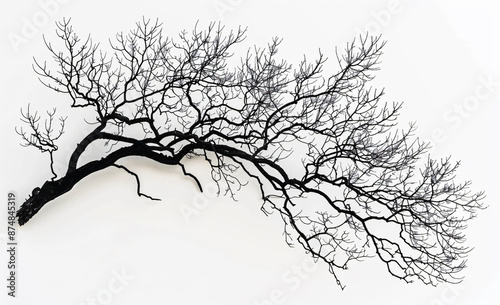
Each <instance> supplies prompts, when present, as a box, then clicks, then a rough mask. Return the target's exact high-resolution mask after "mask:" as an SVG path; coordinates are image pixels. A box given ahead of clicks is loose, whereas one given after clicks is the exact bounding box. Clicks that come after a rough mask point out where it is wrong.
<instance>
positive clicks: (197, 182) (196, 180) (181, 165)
mask: <svg viewBox="0 0 500 305" xmlns="http://www.w3.org/2000/svg"><path fill="white" fill-rule="evenodd" d="M179 166H180V167H181V168H182V172H183V173H184V175H185V176H188V177H191V178H193V180H194V181H195V182H196V185H198V188H199V189H200V192H202V193H203V187H202V186H201V183H200V180H198V178H196V176H195V175H193V174H191V173H188V172H187V171H186V167H185V166H184V164H182V163H179Z"/></svg>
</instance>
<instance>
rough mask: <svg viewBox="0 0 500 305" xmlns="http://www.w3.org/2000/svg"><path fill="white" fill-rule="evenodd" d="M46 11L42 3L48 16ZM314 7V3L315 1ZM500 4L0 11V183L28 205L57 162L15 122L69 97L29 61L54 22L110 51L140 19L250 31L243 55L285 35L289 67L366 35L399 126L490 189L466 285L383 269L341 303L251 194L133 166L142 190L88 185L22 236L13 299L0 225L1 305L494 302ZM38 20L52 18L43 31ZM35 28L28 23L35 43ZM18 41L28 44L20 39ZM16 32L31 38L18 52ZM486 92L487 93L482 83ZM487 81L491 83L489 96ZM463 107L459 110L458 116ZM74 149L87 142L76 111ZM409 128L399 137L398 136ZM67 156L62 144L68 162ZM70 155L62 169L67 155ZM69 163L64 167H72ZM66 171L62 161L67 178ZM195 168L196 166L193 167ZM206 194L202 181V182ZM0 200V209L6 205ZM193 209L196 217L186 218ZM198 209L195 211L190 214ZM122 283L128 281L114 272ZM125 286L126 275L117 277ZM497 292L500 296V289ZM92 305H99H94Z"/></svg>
mask: <svg viewBox="0 0 500 305" xmlns="http://www.w3.org/2000/svg"><path fill="white" fill-rule="evenodd" d="M46 2H49V3H52V4H51V5H49V6H45V9H44V5H41V3H46ZM306 3H307V4H306ZM495 3H496V1H474V2H473V1H436V0H432V1H386V0H383V1H307V2H306V1H290V0H288V1H254V0H252V1H251V0H217V1H201V0H191V1H150V0H143V1H96V0H87V1H76V0H73V1H71V0H65V1H62V0H61V1H59V2H54V1H53V2H50V1H45V2H44V1H41V2H36V1H11V2H6V1H4V5H3V7H2V9H1V13H0V14H1V16H0V17H1V18H0V20H1V22H2V27H1V30H0V31H1V33H0V39H1V46H2V47H1V57H0V67H1V71H2V72H1V73H0V83H1V89H2V91H1V92H2V96H1V115H2V120H1V124H2V125H1V128H0V130H1V138H2V140H1V143H2V147H1V150H0V151H1V157H0V160H1V166H2V168H1V183H0V188H1V191H0V194H2V196H4V198H5V197H6V194H7V192H8V191H14V192H15V193H16V194H17V196H18V200H19V203H21V201H22V199H23V198H25V197H26V196H27V194H28V193H30V192H31V189H33V188H34V187H35V186H37V185H41V184H42V183H43V182H44V181H45V180H47V179H48V178H50V173H49V171H48V167H47V164H48V163H47V162H48V156H46V155H40V154H39V153H38V152H37V151H36V150H35V149H33V148H22V147H20V146H19V142H20V139H19V138H18V137H17V136H16V134H15V132H14V126H16V125H19V119H18V118H19V109H20V108H21V107H25V106H26V105H27V103H31V104H32V106H33V107H34V108H36V109H39V110H46V109H50V108H51V107H53V106H54V105H61V106H60V107H59V108H60V109H62V110H64V109H65V108H64V106H62V105H64V102H65V101H67V100H66V99H65V97H64V96H58V95H57V94H55V93H54V92H51V91H49V90H48V89H46V88H45V87H43V86H42V85H41V84H40V83H39V82H38V81H37V79H36V76H35V74H34V73H33V71H32V69H31V64H32V62H33V61H32V57H33V56H35V57H36V58H39V59H42V60H44V59H49V55H48V53H47V52H46V49H45V47H44V45H43V40H42V35H46V37H47V38H48V39H49V40H50V39H52V40H54V39H55V38H54V35H53V33H54V22H55V21H58V20H61V19H62V18H63V17H71V18H72V20H73V25H74V27H75V30H76V31H77V32H78V33H80V34H81V36H83V37H84V36H85V35H87V34H88V33H91V34H92V35H93V37H94V38H95V39H96V40H97V41H101V42H102V43H103V45H106V39H107V38H108V37H113V36H114V34H115V33H116V32H118V31H127V30H129V29H131V28H132V27H133V26H134V22H136V21H139V20H141V19H142V17H143V16H146V17H147V18H152V19H155V18H158V19H159V20H160V21H161V22H163V24H164V31H165V33H167V34H169V35H177V33H178V32H179V31H180V30H182V29H188V30H190V29H192V28H193V26H194V24H195V22H196V21H197V20H199V21H200V24H202V25H206V24H207V23H208V22H210V21H222V22H223V24H225V25H226V26H227V27H228V28H235V27H237V26H238V25H242V26H247V27H248V33H247V40H246V41H245V44H246V45H247V46H252V45H254V44H256V45H265V44H266V43H267V42H268V41H270V40H271V38H272V37H273V36H279V37H282V38H284V39H285V40H284V43H283V45H282V47H281V52H280V54H281V56H282V57H283V58H286V59H288V60H289V62H290V63H296V62H298V60H300V58H301V56H302V55H303V54H306V55H308V56H310V57H313V56H314V55H316V54H317V50H318V48H321V49H322V51H323V52H324V53H325V54H326V55H327V56H329V57H330V58H331V59H334V53H333V52H334V47H335V46H339V47H342V46H344V44H345V43H346V42H347V41H351V40H352V39H353V38H354V37H355V36H356V35H358V34H359V33H363V32H364V31H366V30H368V31H370V32H371V33H372V34H375V35H378V34H383V39H385V40H387V41H388V44H387V45H386V47H385V54H384V56H383V58H382V65H381V68H382V69H381V71H379V73H378V76H377V80H376V84H377V85H380V86H385V88H386V90H387V95H386V97H385V98H386V100H388V101H393V100H397V101H404V102H405V104H404V108H403V111H402V115H401V121H402V122H407V121H417V123H418V126H419V129H418V134H419V135H420V137H421V138H422V139H426V140H432V141H433V143H434V149H433V155H434V156H435V157H445V156H447V155H450V154H451V155H452V156H453V159H454V160H461V161H462V167H461V170H460V172H459V175H458V179H460V180H464V179H467V180H472V181H473V189H475V190H485V191H486V193H487V200H486V203H487V204H488V205H489V208H488V209H487V210H485V211H483V212H482V213H480V215H479V217H478V218H477V219H475V220H474V221H473V222H471V224H470V226H469V228H468V232H467V236H468V243H469V245H472V246H474V247H475V250H474V251H473V252H472V253H471V254H470V256H469V262H468V266H469V267H468V268H467V269H466V271H465V272H464V273H463V275H464V276H465V279H464V281H463V283H462V284H460V285H455V286H448V285H440V286H438V287H431V286H424V285H422V284H420V283H413V284H406V283H404V282H401V281H399V280H397V279H394V278H392V277H391V276H389V275H388V273H387V272H386V270H385V267H384V266H382V264H380V263H379V262H378V261H375V260H373V261H371V260H368V261H365V262H363V263H360V264H353V265H352V266H351V269H350V270H349V271H347V272H344V273H341V274H340V277H341V279H342V281H343V283H344V284H346V285H347V288H346V289H345V290H344V291H341V290H340V289H339V287H338V286H336V285H335V282H334V279H333V277H332V276H331V275H330V274H329V273H328V272H327V268H326V266H325V265H321V264H318V265H312V264H311V263H310V260H309V259H308V257H307V256H306V255H305V254H304V252H303V250H302V249H301V248H300V247H296V248H289V247H287V246H286V244H285V243H284V240H283V237H282V235H281V233H282V224H281V219H280V218H279V217H278V215H271V216H270V217H265V215H264V214H263V213H262V212H261V211H260V210H259V208H260V202H259V200H258V196H257V193H256V190H255V185H252V184H250V185H249V186H248V187H246V188H245V189H244V190H243V191H242V193H241V195H240V196H239V199H240V200H239V201H238V202H236V203H235V202H233V201H231V200H230V199H228V198H221V197H219V198H215V197H214V196H212V193H211V192H210V191H209V192H207V193H206V194H201V195H200V194H199V193H198V192H197V189H196V187H195V185H194V183H193V182H192V181H190V180H189V179H187V178H185V177H184V176H183V175H182V173H181V172H180V170H179V169H178V168H169V167H164V166H160V167H159V166H157V165H156V164H153V163H151V162H148V161H144V160H137V159H129V160H127V164H129V165H130V167H131V168H133V169H134V170H136V171H137V172H138V173H139V174H140V175H141V177H142V178H143V185H144V191H145V192H147V193H149V194H150V195H153V196H157V197H161V198H162V201H161V202H151V201H148V200H147V199H144V198H138V197H137V196H135V183H134V181H133V178H132V177H131V176H129V175H127V174H125V173H124V172H123V171H119V170H118V169H109V170H105V171H103V172H100V173H97V174H94V175H92V176H91V177H89V178H87V179H85V180H83V181H82V182H81V183H79V184H78V185H77V186H76V187H75V188H74V189H73V190H72V191H71V192H70V193H68V194H66V195H64V196H62V197H60V198H58V199H57V200H55V201H53V202H51V203H49V204H47V205H46V206H45V207H44V208H43V209H42V210H41V212H40V213H39V214H38V215H36V217H35V218H33V219H32V220H31V221H30V222H29V223H28V224H27V225H25V226H23V227H21V228H18V229H17V232H18V236H17V237H18V241H19V248H18V257H17V261H18V267H19V277H18V286H17V288H18V297H17V298H16V299H12V298H7V296H6V294H7V289H6V288H5V286H6V285H7V281H6V277H7V268H6V265H7V255H6V251H5V250H4V249H6V246H5V243H6V234H5V232H6V223H5V219H6V208H2V211H1V213H0V215H1V220H0V238H1V245H0V250H1V252H0V266H1V267H0V275H1V278H0V287H2V288H0V300H1V301H0V303H1V304H54V305H55V304H65V305H71V304H75V305H79V304H249V305H250V304H252V305H253V304H263V305H270V304H387V305H388V304H419V305H427V304H429V305H437V304H500V298H499V295H500V294H499V290H498V287H500V279H499V270H500V268H499V263H498V254H499V253H498V252H499V251H498V250H499V246H498V233H499V227H498V223H499V222H498V217H500V210H499V207H498V199H499V195H498V193H497V187H496V186H497V181H498V177H497V175H496V174H497V173H499V172H500V168H499V164H500V163H499V161H498V159H497V158H498V156H499V155H500V154H499V144H498V142H497V138H498V136H497V135H498V130H499V122H500V120H499V119H498V114H499V91H500V84H499V82H500V75H499V69H498V68H499V67H500V65H499V59H498V54H500V52H499V51H500V48H499V35H498V29H499V28H500V22H499V18H498V12H499V7H498V5H496V4H495ZM44 17H45V18H44ZM27 22H31V23H35V25H34V31H33V29H31V30H32V31H31V33H29V32H26V29H25V27H26V24H27ZM23 29H24V33H23ZM14 35H18V36H16V37H17V38H19V37H23V40H22V42H21V43H18V44H16V43H12V39H13V37H14ZM488 80H489V81H488ZM488 83H489V85H487V84H488ZM462 108H463V109H465V110H463V111H462V110H459V109H462ZM68 114H69V115H70V119H68V123H69V126H68V132H67V133H66V134H65V137H66V141H68V143H71V141H73V142H72V143H74V142H75V141H77V140H78V139H79V138H81V137H82V135H83V134H84V132H85V125H80V123H81V122H80V121H79V114H78V112H77V111H73V112H69V113H68ZM403 126H404V125H403ZM70 148H71V147H62V146H61V150H60V153H61V154H65V153H66V154H68V153H69V150H70ZM61 158H63V159H64V158H65V157H64V156H61ZM66 158H67V156H66ZM62 165H64V164H63V163H59V164H57V163H56V168H57V166H59V169H60V168H62V167H61V166H62ZM190 166H197V164H193V163H191V164H190ZM202 181H203V184H204V185H205V186H206V188H208V189H209V190H210V186H211V184H210V180H209V179H208V176H207V175H205V177H204V178H203V179H202ZM5 203H6V199H4V203H2V204H0V206H5ZM188 209H196V210H195V211H196V212H197V214H196V215H191V216H189V217H188V216H186V214H185V213H184V214H183V211H187V210H188ZM191 211H192V210H191ZM119 274H122V275H119ZM123 274H125V276H123ZM495 287H496V288H495ZM92 302H94V303H92Z"/></svg>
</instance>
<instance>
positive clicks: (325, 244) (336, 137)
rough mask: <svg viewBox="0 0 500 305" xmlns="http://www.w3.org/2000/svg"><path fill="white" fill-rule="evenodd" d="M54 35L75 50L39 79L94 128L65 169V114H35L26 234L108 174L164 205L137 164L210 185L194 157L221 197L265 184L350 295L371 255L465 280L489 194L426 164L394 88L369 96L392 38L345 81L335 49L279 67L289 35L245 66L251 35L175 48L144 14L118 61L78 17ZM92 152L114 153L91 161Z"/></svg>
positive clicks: (198, 33)
mask: <svg viewBox="0 0 500 305" xmlns="http://www.w3.org/2000/svg"><path fill="white" fill-rule="evenodd" d="M56 33H57V35H58V36H59V38H60V39H61V40H62V42H63V43H64V45H65V48H64V50H63V51H59V50H56V49H55V48H54V47H53V46H52V44H50V43H48V42H46V46H47V48H48V50H49V51H50V52H51V54H52V56H53V59H54V60H55V62H56V63H57V72H54V71H53V70H51V69H50V68H49V66H48V65H47V64H46V63H45V62H43V63H41V62H39V61H36V60H35V64H34V70H35V71H36V73H38V75H39V78H40V80H41V82H42V83H43V84H44V85H45V86H47V87H48V88H50V89H53V90H55V91H56V92H58V93H63V94H66V95H67V96H69V98H70V100H71V107H72V108H75V109H79V108H88V109H92V110H93V111H94V113H95V117H94V118H93V121H87V123H89V124H92V125H93V126H94V127H93V130H91V131H90V132H89V133H88V135H87V136H85V137H84V138H83V139H81V140H80V141H79V143H78V144H77V145H76V147H75V148H74V151H73V153H72V154H71V156H70V157H69V163H68V164H67V170H66V172H65V173H64V174H60V175H58V174H56V172H55V171H54V169H53V164H54V157H55V154H54V153H55V152H56V151H57V148H58V147H57V146H56V144H55V142H56V141H57V140H58V139H59V138H60V137H61V135H62V134H63V131H64V123H65V119H64V118H61V119H60V121H59V122H57V120H56V118H55V110H53V111H50V112H48V117H47V118H46V120H45V122H44V123H43V124H42V123H41V122H40V120H41V116H40V115H38V114H37V113H36V112H35V113H33V112H32V111H31V110H30V109H29V108H28V109H27V110H26V111H24V112H22V120H23V121H24V122H25V123H26V125H27V127H28V130H29V131H26V129H22V128H19V129H17V132H18V133H19V134H20V135H21V136H22V138H23V140H24V144H25V145H26V146H34V147H36V148H38V149H39V150H40V151H41V152H48V153H49V154H50V166H51V171H52V173H53V177H52V178H51V179H49V180H47V181H46V182H45V183H44V184H43V185H42V186H41V187H37V188H35V189H34V190H33V192H32V194H31V196H30V197H29V198H28V199H27V200H26V202H25V203H24V204H23V205H22V207H21V208H20V209H19V211H18V213H17V216H18V220H19V224H21V225H23V224H25V223H26V222H27V221H28V220H29V219H30V218H31V217H33V215H35V214H36V213H37V212H38V211H39V210H40V209H41V208H42V207H43V206H44V205H45V204H46V203H47V202H49V201H51V200H54V199H56V198H58V197H59V196H61V195H63V194H64V193H66V192H68V191H70V190H71V189H72V187H73V186H74V185H75V184H77V183H78V182H79V181H80V180H82V179H83V178H85V177H87V176H89V175H91V174H92V173H95V172H98V171H100V170H103V169H106V168H109V167H117V168H120V169H123V170H124V171H125V172H126V173H128V174H130V175H132V176H133V177H134V178H135V180H136V183H137V194H138V195H139V196H145V197H148V198H150V199H153V200H157V199H156V198H153V197H151V196H149V195H146V194H144V193H142V192H141V185H140V179H139V176H138V175H137V174H136V173H134V172H133V171H131V170H130V169H128V168H127V167H125V166H124V165H121V164H120V163H119V161H120V160H122V159H124V158H126V157H129V156H140V157H145V158H148V159H151V160H154V161H156V162H158V163H160V164H165V165H177V166H179V167H180V168H182V170H183V173H184V174H185V175H187V176H189V177H190V178H192V179H193V180H194V182H196V184H197V187H198V188H199V190H200V191H203V189H202V185H201V183H200V181H199V180H198V178H197V176H196V175H195V174H194V173H192V172H189V171H188V170H187V169H186V168H185V162H186V160H187V159H189V158H194V157H201V158H204V160H205V161H206V162H207V163H208V164H209V165H210V168H211V176H212V177H211V178H212V179H213V180H214V181H215V182H216V183H217V185H218V188H219V192H220V193H223V194H226V195H229V196H231V197H233V198H235V196H236V194H237V192H238V190H239V189H240V188H241V187H242V186H243V185H244V184H245V183H246V182H247V180H253V181H256V183H258V185H259V187H260V194H261V195H262V200H263V204H262V210H263V211H264V212H265V213H268V212H271V211H277V212H278V213H279V215H281V217H282V219H283V221H284V223H285V226H284V232H285V239H286V242H287V243H288V244H289V245H292V244H293V243H294V240H295V241H297V242H298V243H299V244H300V245H302V247H304V249H305V250H306V252H307V253H309V254H310V255H312V256H313V257H314V258H315V259H318V260H322V261H324V262H326V264H328V266H329V268H330V272H331V273H332V274H333V275H334V276H335V278H336V279H337V283H338V284H339V285H341V284H340V282H339V280H338V277H337V272H338V271H339V270H341V269H347V265H348V263H349V262H350V261H353V260H354V261H356V260H361V259H363V258H367V257H378V259H380V260H381V261H382V262H383V263H385V264H386V266H387V270H388V272H389V273H390V274H392V275H393V276H395V277H397V278H400V279H403V280H405V281H407V282H411V281H413V279H419V280H421V281H422V282H424V283H426V284H433V285H434V284H437V283H438V282H442V281H446V282H459V281H460V280H461V278H460V277H459V274H458V273H459V272H460V271H461V270H462V269H463V268H464V267H465V256H466V255H467V253H468V252H469V251H470V248H469V247H467V246H465V245H464V244H463V242H464V240H465V238H464V234H463V231H464V229H465V228H466V224H467V221H468V220H470V219H471V218H473V217H474V216H475V214H476V212H477V210H478V209H481V208H483V206H482V203H481V202H482V199H483V197H484V194H483V193H481V192H480V193H472V192H471V191H470V190H469V186H470V182H465V183H457V182H455V181H454V174H455V171H456V169H457V167H458V163H456V164H454V163H451V161H450V159H449V158H446V159H441V160H435V159H431V158H429V157H428V156H427V155H428V148H429V147H428V144H426V143H423V142H420V141H419V139H418V138H416V137H415V136H414V130H415V126H414V125H413V124H410V126H409V127H408V128H407V129H405V130H401V129H398V128H397V127H396V119H397V117H398V113H399V110H400V108H401V103H387V102H383V101H382V100H381V98H382V96H383V94H384V91H383V90H377V89H373V88H372V87H371V86H370V81H372V79H373V72H374V71H376V70H377V69H378V63H379V58H380V56H381V55H382V48H383V47H384V42H382V41H381V40H380V37H368V36H367V37H360V38H358V39H355V40H354V41H353V42H352V43H348V44H347V46H346V48H345V50H344V51H342V52H336V60H337V63H338V72H336V73H333V74H331V75H326V76H325V75H323V74H324V72H323V69H324V65H325V62H326V61H327V58H326V57H325V56H324V55H323V54H322V53H319V55H318V56H317V58H316V59H314V60H313V61H310V60H308V59H306V58H304V59H303V60H302V61H301V62H300V63H299V64H298V65H297V66H295V67H292V66H291V65H289V64H288V63H287V62H286V61H284V60H282V59H279V58H278V55H277V53H278V46H279V45H280V42H281V40H280V39H278V38H275V39H273V40H272V41H271V42H270V43H269V44H268V45H267V46H266V47H265V48H257V47H255V48H250V49H249V50H248V52H247V53H246V56H245V57H243V58H241V59H235V58H234V56H233V54H232V53H231V51H232V50H233V49H234V48H233V49H232V47H233V46H234V45H237V44H238V43H240V42H242V41H243V40H244V36H245V30H244V29H241V28H239V29H238V30H233V31H229V32H227V31H226V30H225V29H224V27H222V26H221V25H218V24H210V25H209V26H208V28H206V29H205V30H200V29H198V26H196V27H195V28H194V30H193V31H192V32H190V33H188V32H181V33H180V35H179V36H178V37H176V38H170V37H165V36H164V35H163V33H162V29H161V24H159V23H158V22H152V21H148V20H143V21H142V22H139V23H137V25H136V27H135V29H133V30H132V31H130V32H129V33H127V34H124V33H119V34H117V35H116V39H115V40H114V41H113V42H110V46H111V48H112V51H111V52H112V55H111V56H109V55H108V54H106V53H104V52H103V51H101V50H100V48H99V45H98V44H96V43H94V42H93V41H92V39H90V37H89V38H87V39H86V40H80V38H79V36H77V35H76V34H75V32H74V31H73V28H72V27H71V25H70V22H69V20H63V21H62V22H59V23H57V30H56ZM58 123H59V124H58ZM56 125H58V126H56ZM91 143H102V145H105V146H106V147H108V148H109V151H108V152H107V153H105V154H103V155H102V158H100V159H98V160H93V161H89V162H86V163H85V162H82V161H81V157H82V155H83V154H84V153H85V151H86V150H87V149H88V147H89V145H90V144H91ZM245 177H246V178H245Z"/></svg>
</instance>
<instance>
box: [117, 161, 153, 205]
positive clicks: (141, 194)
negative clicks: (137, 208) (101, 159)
mask: <svg viewBox="0 0 500 305" xmlns="http://www.w3.org/2000/svg"><path fill="white" fill-rule="evenodd" d="M113 166H114V167H117V168H121V169H123V170H124V171H126V172H127V173H129V174H130V175H132V176H134V177H135V181H136V182H137V195H139V196H143V197H146V198H148V199H151V200H156V201H160V200H161V199H159V198H154V197H151V196H149V195H146V194H144V193H142V192H141V181H140V180H139V176H138V175H137V174H136V173H134V172H133V171H131V170H129V169H128V168H126V167H125V166H123V165H119V164H113Z"/></svg>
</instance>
